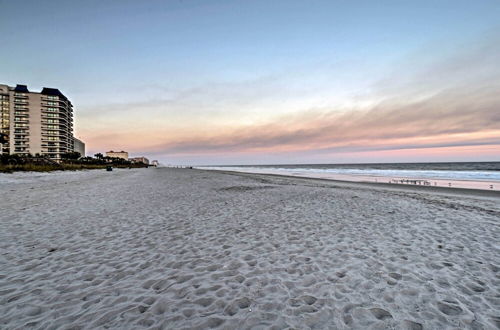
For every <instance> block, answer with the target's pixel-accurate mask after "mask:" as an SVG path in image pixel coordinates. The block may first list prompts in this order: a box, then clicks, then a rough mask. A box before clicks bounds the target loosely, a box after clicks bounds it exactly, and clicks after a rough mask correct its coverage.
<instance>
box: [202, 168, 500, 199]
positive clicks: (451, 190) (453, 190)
mask: <svg viewBox="0 0 500 330" xmlns="http://www.w3.org/2000/svg"><path fill="white" fill-rule="evenodd" d="M196 170H199V171H208V172H219V173H226V174H231V175H242V176H271V177H283V178H289V179H297V180H311V181H315V182H324V183H335V184H340V185H343V186H359V187H371V188H386V189H387V188H389V189H391V190H406V191H411V192H429V193H438V194H446V195H455V196H477V197H494V198H500V191H498V190H483V189H470V188H459V187H438V186H424V185H410V184H397V183H388V182H365V181H347V180H338V179H329V178H315V177H306V176H296V175H287V174H276V173H253V172H239V171H224V170H208V169H200V168H196Z"/></svg>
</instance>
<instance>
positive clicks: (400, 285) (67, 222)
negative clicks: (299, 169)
mask: <svg viewBox="0 0 500 330" xmlns="http://www.w3.org/2000/svg"><path fill="white" fill-rule="evenodd" d="M0 192H1V195H2V198H1V199H0V210H1V212H0V223H1V227H0V252H1V254H0V328H1V329H21V328H28V327H34V328H42V329H45V328H47V329H55V328H58V327H60V328H61V329H79V328H85V329H96V328H115V329H132V328H133V329H136V328H143V327H145V328H146V327H147V328H168V329H181V328H195V329H196V328H198V329H202V328H209V327H214V328H215V327H218V328H220V329H235V328H238V329H247V328H255V329H260V328H271V327H272V328H275V329H282V328H297V329H308V328H314V329H316V328H318V329H346V328H355V329H364V328H375V329H387V328H389V329H391V328H392V329H401V328H403V329H404V328H407V329H421V328H422V327H423V328H424V329H456V328H471V329H495V328H498V327H500V312H499V311H500V203H499V201H500V198H498V197H495V196H494V195H491V196H489V197H488V196H486V197H485V196H483V197H479V196H476V197H474V196H468V195H447V194H444V193H439V194H438V193H435V192H431V191H419V190H413V191H411V190H408V191H402V190H391V188H387V187H382V186H380V187H370V186H363V185H361V184H355V183H346V184H340V183H335V182H326V181H319V180H308V179H296V178H285V177H282V178H280V177H271V176H263V175H248V174H247V175H245V174H225V173H218V172H208V171H199V170H188V169H167V168H164V169H138V170H115V171H113V172H105V171H88V172H64V173H51V174H33V173H29V174H14V175H6V174H3V175H0Z"/></svg>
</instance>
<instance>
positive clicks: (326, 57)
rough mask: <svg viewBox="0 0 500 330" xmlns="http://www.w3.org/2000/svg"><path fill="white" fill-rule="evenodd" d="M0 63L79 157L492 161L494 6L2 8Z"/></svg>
mask: <svg viewBox="0 0 500 330" xmlns="http://www.w3.org/2000/svg"><path fill="white" fill-rule="evenodd" d="M0 50H1V51H0V83H4V84H9V85H15V84H26V85H28V87H29V88H30V90H33V91H39V90H41V88H42V87H55V88H59V89H60V90H61V91H62V92H63V93H64V94H65V95H66V96H68V98H70V100H71V101H72V103H73V105H74V107H75V133H76V134H75V135H76V136H77V137H79V138H81V139H82V140H84V142H85V143H86V147H87V153H88V154H89V155H92V154H94V153H96V152H104V151H107V150H111V149H113V150H127V151H129V152H130V154H131V155H132V156H142V155H145V156H147V157H148V158H150V159H158V160H160V161H161V162H163V163H165V164H167V163H170V164H276V163H352V162H413V161H423V162H427V161H480V160H485V161H488V160H489V161H494V160H496V161H500V1H498V0H492V1H481V0H477V1H460V0H459V1H457V0H453V1H439V0H437V1H331V0H330V1H315V0H302V1H291V0H276V1H269V0H266V1H259V0H247V1H237V0H235V1H229V0H224V1H223V0H171V1H155V0H152V1H151V0H150V1H123V0H120V1H102V0H99V1H85V0H82V1H13V0H12V1H10V0H9V1H8V0H0Z"/></svg>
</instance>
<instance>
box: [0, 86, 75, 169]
mask: <svg viewBox="0 0 500 330" xmlns="http://www.w3.org/2000/svg"><path fill="white" fill-rule="evenodd" d="M0 133H4V134H6V135H7V136H8V140H9V143H8V144H3V145H2V146H1V147H2V149H1V151H2V152H3V153H8V154H20V155H26V154H31V155H36V154H39V155H44V156H47V157H49V158H51V159H54V160H59V159H61V154H64V153H67V152H73V151H74V137H73V106H72V104H71V102H70V101H69V100H68V99H67V98H66V96H64V95H63V94H62V93H61V92H60V91H59V90H58V89H55V88H43V89H42V91H41V92H32V91H29V90H28V87H27V86H26V85H17V86H16V87H10V86H7V85H0Z"/></svg>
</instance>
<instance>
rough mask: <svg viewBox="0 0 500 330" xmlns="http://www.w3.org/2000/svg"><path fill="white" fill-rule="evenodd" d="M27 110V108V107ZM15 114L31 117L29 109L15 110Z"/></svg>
mask: <svg viewBox="0 0 500 330" xmlns="http://www.w3.org/2000/svg"><path fill="white" fill-rule="evenodd" d="M26 110H27V109H26ZM14 116H16V117H29V116H30V115H29V112H28V111H17V109H16V111H14Z"/></svg>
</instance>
